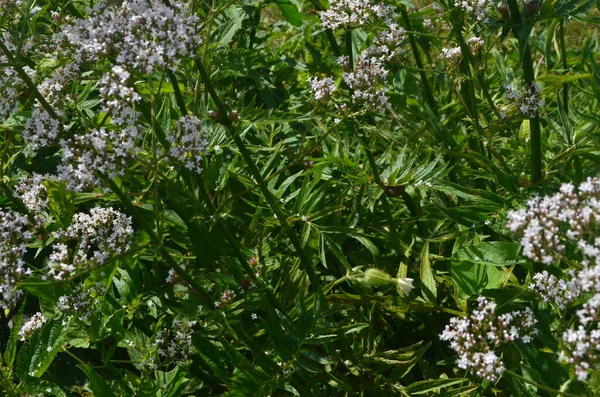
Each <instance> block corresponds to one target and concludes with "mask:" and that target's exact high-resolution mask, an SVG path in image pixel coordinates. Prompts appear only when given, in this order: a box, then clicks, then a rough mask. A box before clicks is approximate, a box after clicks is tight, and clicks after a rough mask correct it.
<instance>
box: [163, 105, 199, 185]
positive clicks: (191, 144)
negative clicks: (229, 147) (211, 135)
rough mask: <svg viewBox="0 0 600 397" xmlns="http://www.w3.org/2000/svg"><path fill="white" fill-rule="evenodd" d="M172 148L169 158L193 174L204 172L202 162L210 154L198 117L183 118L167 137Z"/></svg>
mask: <svg viewBox="0 0 600 397" xmlns="http://www.w3.org/2000/svg"><path fill="white" fill-rule="evenodd" d="M167 140H168V141H169V143H170V145H171V148H170V149H169V152H168V153H167V156H168V157H169V158H170V159H172V160H174V161H175V162H178V163H180V164H183V166H184V167H185V168H187V169H188V170H190V171H192V172H196V173H201V172H202V161H203V159H204V156H205V155H206V153H207V152H208V139H207V135H206V133H205V132H204V130H203V129H202V122H201V120H200V119H199V118H197V117H196V116H183V117H181V118H180V119H179V120H178V121H177V124H176V125H175V128H174V129H173V130H172V131H171V133H170V134H169V135H168V136H167Z"/></svg>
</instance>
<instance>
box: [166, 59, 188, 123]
mask: <svg viewBox="0 0 600 397" xmlns="http://www.w3.org/2000/svg"><path fill="white" fill-rule="evenodd" d="M168 75H169V80H171V85H172V86H173V93H174V94H175V100H176V101H177V106H179V110H180V111H181V115H182V116H187V109H186V107H185V101H184V100H183V95H181V90H180V89H179V83H177V77H175V73H173V72H172V71H170V70H169V72H168Z"/></svg>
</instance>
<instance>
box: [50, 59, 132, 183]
mask: <svg viewBox="0 0 600 397" xmlns="http://www.w3.org/2000/svg"><path fill="white" fill-rule="evenodd" d="M129 77H130V74H129V72H128V71H127V70H125V69H124V68H123V67H121V66H114V67H113V68H112V70H111V71H110V72H109V73H107V74H106V75H104V76H103V77H102V78H101V79H100V80H99V82H98V85H99V91H100V97H101V99H102V110H103V111H104V112H107V113H109V114H110V115H111V127H100V128H97V129H93V130H91V131H90V132H89V133H88V134H83V135H76V136H74V137H72V138H69V139H65V140H61V141H60V145H61V148H62V151H63V156H62V164H60V165H59V167H58V173H59V176H60V179H62V180H64V181H66V182H67V183H68V187H69V189H70V190H73V191H80V190H82V189H84V188H86V187H89V186H102V183H101V181H100V180H99V177H98V175H97V173H100V174H102V175H107V176H108V177H109V178H111V179H112V178H115V177H116V176H118V175H123V174H124V172H125V169H126V168H127V161H128V160H130V159H132V158H135V157H136V156H137V154H138V152H139V148H138V146H137V145H136V144H137V142H138V140H139V139H140V136H141V131H140V128H139V123H138V120H139V117H140V115H139V112H136V111H135V110H134V109H133V104H134V103H135V102H137V101H139V100H140V96H139V95H138V94H137V93H136V92H135V90H134V89H133V88H130V87H128V86H127V81H128V79H129Z"/></svg>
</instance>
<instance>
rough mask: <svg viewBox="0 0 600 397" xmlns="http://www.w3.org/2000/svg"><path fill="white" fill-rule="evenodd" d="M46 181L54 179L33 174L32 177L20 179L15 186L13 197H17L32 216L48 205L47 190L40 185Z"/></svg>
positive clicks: (49, 176)
mask: <svg viewBox="0 0 600 397" xmlns="http://www.w3.org/2000/svg"><path fill="white" fill-rule="evenodd" d="M47 179H56V177H54V176H52V175H40V174H35V173H34V174H33V176H30V177H29V176H28V177H26V178H23V179H21V181H20V182H19V184H18V185H16V186H15V193H14V195H15V197H18V198H19V199H20V200H21V201H22V202H23V205H25V207H27V209H28V210H29V211H30V212H32V213H33V214H39V213H41V212H42V211H44V210H45V209H46V207H47V206H48V204H49V200H48V192H47V190H48V189H46V186H44V184H43V183H42V182H43V181H44V180H47Z"/></svg>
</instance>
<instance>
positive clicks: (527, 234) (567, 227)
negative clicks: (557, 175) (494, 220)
mask: <svg viewBox="0 0 600 397" xmlns="http://www.w3.org/2000/svg"><path fill="white" fill-rule="evenodd" d="M598 222H600V179H598V178H588V179H587V181H585V182H583V183H582V184H581V185H579V189H578V192H575V186H573V185H572V184H570V183H566V184H563V185H562V186H561V188H560V191H559V193H557V194H555V195H553V196H546V197H543V198H541V197H535V198H533V199H531V200H529V201H528V202H527V208H524V209H521V210H518V211H510V212H509V213H508V223H507V225H506V226H507V227H508V228H509V229H510V230H511V231H513V232H515V233H517V234H519V235H520V236H521V245H522V246H523V255H525V256H526V257H527V258H529V259H531V260H533V261H535V262H542V263H545V264H550V263H552V262H555V261H556V262H558V261H560V260H561V259H562V258H563V257H564V255H565V249H566V246H565V241H570V242H572V243H575V244H576V245H577V247H578V248H579V249H580V250H581V252H582V254H583V262H582V263H583V264H584V265H587V264H588V263H589V261H590V260H591V259H596V258H597V257H598V255H600V238H598V237H596V230H597V225H598Z"/></svg>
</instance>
